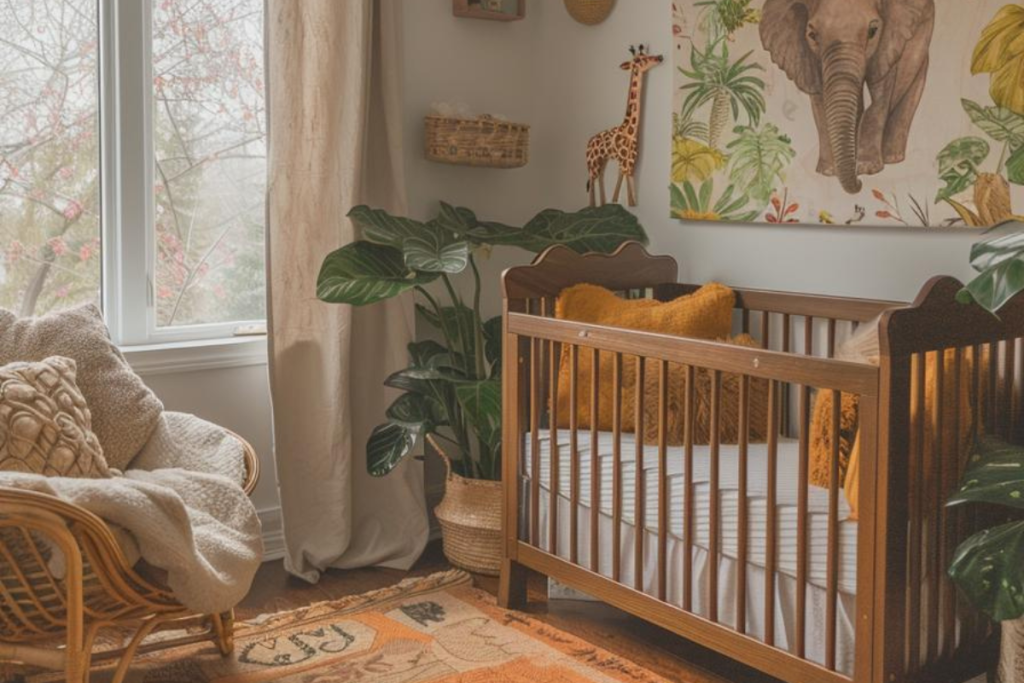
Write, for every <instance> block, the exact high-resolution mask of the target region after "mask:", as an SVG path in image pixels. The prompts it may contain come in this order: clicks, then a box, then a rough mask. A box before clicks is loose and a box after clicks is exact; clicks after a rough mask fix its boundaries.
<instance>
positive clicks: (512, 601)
mask: <svg viewBox="0 0 1024 683" xmlns="http://www.w3.org/2000/svg"><path fill="white" fill-rule="evenodd" d="M529 575H530V572H529V570H528V569H527V568H526V567H524V566H523V565H521V564H519V563H518V562H516V561H515V560H509V559H503V560H502V561H501V579H500V580H499V582H498V604H499V605H501V606H502V607H504V608H505V609H523V608H524V607H526V603H527V596H526V582H527V578H528V577H529Z"/></svg>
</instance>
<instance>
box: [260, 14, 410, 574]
mask: <svg viewBox="0 0 1024 683" xmlns="http://www.w3.org/2000/svg"><path fill="white" fill-rule="evenodd" d="M266 16H267V89H268V101H269V124H268V125H269V139H270V185H269V189H268V193H269V197H268V234H267V251H268V259H267V261H268V287H269V290H270V294H269V296H270V306H269V307H270V314H269V325H268V326H269V333H270V380H271V392H272V396H273V403H274V432H275V452H276V458H277V477H278V482H279V486H280V494H281V506H282V511H283V515H284V535H285V545H286V548H287V555H286V558H285V566H286V567H287V568H288V571H290V572H291V573H293V574H295V575H297V576H300V577H302V578H304V579H306V580H308V581H316V580H317V579H318V578H319V575H320V572H322V571H323V570H324V569H326V568H328V567H355V566H368V565H381V566H387V567H395V568H407V567H409V566H410V565H411V564H412V563H413V562H414V561H415V560H416V558H417V557H419V555H420V553H421V552H422V550H423V547H424V545H425V544H426V541H427V535H428V523H427V516H426V503H425V500H424V492H423V472H422V465H421V464H420V463H419V462H415V461H411V460H410V461H407V462H406V463H405V464H404V465H402V466H401V467H400V468H398V469H397V470H395V471H394V472H392V473H391V474H390V475H388V476H387V477H385V478H381V479H374V478H372V477H370V476H369V475H368V474H367V473H366V456H365V446H366V439H367V437H368V436H369V434H370V431H371V430H372V428H373V426H374V425H375V424H376V423H378V422H381V421H382V420H383V415H384V411H385V409H386V407H387V405H388V400H389V399H390V398H391V396H389V395H387V393H386V392H385V389H384V388H383V386H382V381H383V380H384V378H385V377H386V376H387V375H388V374H389V373H390V372H392V371H395V370H397V369H399V368H402V367H404V366H405V365H407V356H406V348H405V347H406V344H407V343H408V342H409V340H410V339H411V338H412V332H413V312H412V304H411V302H410V301H409V300H408V299H397V300H392V301H389V302H385V303H382V304H378V305H375V306H372V307H369V308H358V309H354V308H351V307H349V306H339V305H334V304H325V303H322V302H320V301H318V300H317V299H316V276H317V271H318V270H319V267H320V263H321V261H322V260H323V258H324V256H326V255H327V254H328V253H329V252H330V251H332V250H334V249H337V248H338V247H340V246H343V245H345V244H347V243H349V242H351V241H352V240H354V239H357V238H358V235H357V234H356V233H355V228H354V227H353V226H352V224H351V223H350V222H349V221H348V219H347V218H345V214H346V213H348V211H349V209H350V208H351V207H352V206H355V205H357V204H364V203H365V204H370V205H373V206H377V207H380V208H384V209H387V210H389V211H392V212H401V211H403V210H404V209H405V188H404V178H403V171H402V140H401V138H402V134H401V121H402V109H401V97H400V89H401V82H400V69H401V52H400V41H401V33H400V29H401V26H400V0H267V15H266Z"/></svg>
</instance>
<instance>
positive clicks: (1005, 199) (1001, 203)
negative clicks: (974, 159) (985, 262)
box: [946, 173, 1024, 228]
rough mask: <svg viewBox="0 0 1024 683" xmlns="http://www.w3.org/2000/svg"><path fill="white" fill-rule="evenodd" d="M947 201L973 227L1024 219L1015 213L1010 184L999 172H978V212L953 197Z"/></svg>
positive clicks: (975, 191)
mask: <svg viewBox="0 0 1024 683" xmlns="http://www.w3.org/2000/svg"><path fill="white" fill-rule="evenodd" d="M946 203H948V204H949V205H950V206H952V207H953V209H954V210H955V211H956V212H957V214H959V216H960V218H962V219H963V221H964V223H966V224H967V225H968V226H970V227H972V228H987V227H990V226H992V225H997V224H999V223H1002V222H1004V221H1008V220H1024V218H1021V217H1020V216H1016V215H1014V213H1013V207H1012V206H1011V204H1010V185H1009V183H1007V182H1006V179H1005V178H1003V177H1002V176H1001V175H999V174H997V173H980V174H978V179H977V180H976V181H975V182H974V205H975V207H977V212H974V211H972V210H971V209H969V208H967V207H966V206H964V205H963V204H961V203H960V202H958V201H956V200H953V199H946Z"/></svg>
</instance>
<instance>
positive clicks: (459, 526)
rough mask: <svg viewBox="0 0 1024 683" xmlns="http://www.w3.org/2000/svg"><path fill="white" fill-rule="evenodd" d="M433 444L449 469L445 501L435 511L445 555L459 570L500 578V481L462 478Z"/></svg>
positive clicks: (431, 440)
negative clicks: (439, 524) (498, 576)
mask: <svg viewBox="0 0 1024 683" xmlns="http://www.w3.org/2000/svg"><path fill="white" fill-rule="evenodd" d="M430 442H431V446H433V447H434V450H436V451H437V453H438V455H440V456H441V458H442V459H443V460H444V464H445V467H446V468H447V470H448V476H447V482H446V484H447V485H446V486H445V493H444V499H443V500H441V504H440V505H438V506H437V507H436V508H434V514H435V515H437V521H438V522H440V523H441V537H442V542H443V544H444V556H445V557H447V558H448V561H449V562H451V563H452V564H453V565H455V566H456V567H459V568H460V569H465V570H466V571H470V572H474V573H476V574H483V575H484V576H497V575H498V574H499V573H500V569H501V501H502V497H501V494H502V489H501V482H500V481H484V480H482V479H466V478H465V477H462V476H459V475H458V474H456V473H455V472H453V471H452V465H451V461H450V460H449V459H448V456H447V455H445V454H444V451H442V450H441V449H440V448H438V447H437V444H436V443H435V442H434V440H433V439H430Z"/></svg>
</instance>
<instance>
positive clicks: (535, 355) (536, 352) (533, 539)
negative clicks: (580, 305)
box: [530, 337, 543, 546]
mask: <svg viewBox="0 0 1024 683" xmlns="http://www.w3.org/2000/svg"><path fill="white" fill-rule="evenodd" d="M541 363H542V360H541V341H540V340H539V339H537V338H536V337H534V338H533V339H531V340H530V473H531V474H532V476H531V477H530V543H531V544H532V545H535V546H539V545H540V430H541V426H540V410H541V405H542V403H541V400H542V399H541V396H540V392H541V389H540V385H541V382H542V379H543V378H542V377H541Z"/></svg>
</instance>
